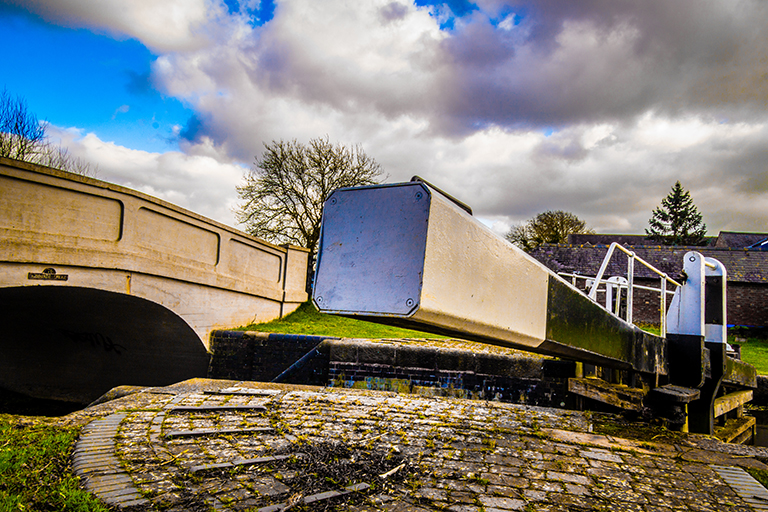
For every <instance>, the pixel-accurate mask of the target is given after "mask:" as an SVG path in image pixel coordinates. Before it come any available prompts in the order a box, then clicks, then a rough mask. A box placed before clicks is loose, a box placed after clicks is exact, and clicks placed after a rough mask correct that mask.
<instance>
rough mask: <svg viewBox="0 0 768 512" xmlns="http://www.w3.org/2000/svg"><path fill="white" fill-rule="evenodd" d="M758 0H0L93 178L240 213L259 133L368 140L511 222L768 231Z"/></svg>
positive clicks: (12, 34) (13, 55)
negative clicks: (673, 203)
mask: <svg viewBox="0 0 768 512" xmlns="http://www.w3.org/2000/svg"><path fill="white" fill-rule="evenodd" d="M765 26H768V7H767V6H766V4H765V2H762V1H760V0H744V1H742V2H739V3H738V4H734V3H733V2H731V1H729V0H713V1H712V2H707V3H706V4H701V3H700V2H698V1H697V0H679V1H676V2H668V1H667V0H647V1H645V2H614V1H608V0H572V1H569V2H567V3H564V2H562V1H559V0H537V1H532V0H477V1H475V2H469V1H465V0H451V1H447V2H439V1H434V0H432V1H424V0H417V1H416V2H415V3H412V2H408V1H405V0H360V1H359V2H354V3H350V2H348V1H345V0H324V2H322V3H318V2H316V1H313V0H275V1H266V0H265V1H259V0H164V1H163V2H157V1H156V0H133V1H127V0H57V1H56V2H50V1H46V0H5V2H4V3H3V5H2V6H0V44H2V45H3V47H4V48H19V47H21V48H23V49H24V51H23V52H22V51H10V52H9V51H6V52H1V53H0V66H2V69H3V72H2V74H1V75H0V77H1V78H2V79H1V80H0V87H3V86H4V87H7V89H8V90H9V92H11V93H12V94H16V95H20V96H22V97H23V98H25V99H26V101H27V104H28V106H29V108H30V110H31V111H33V112H34V113H36V114H37V115H38V116H39V117H40V118H41V119H46V120H47V121H48V122H49V123H50V133H51V135H52V136H56V137H61V140H62V144H63V145H65V146H66V147H67V148H68V149H69V151H70V152H71V153H72V154H73V155H75V156H78V157H81V158H83V159H85V160H88V161H91V162H93V163H94V164H95V165H97V166H98V168H99V177H100V178H102V179H105V180H108V181H114V182H117V183H120V184H123V185H126V186H131V187H133V188H137V189H139V190H142V191H144V192H147V193H151V194H154V195H157V196H159V197H162V198H164V199H167V200H169V201H172V202H175V203H177V204H180V205H181V206H184V207H187V208H189V209H192V210H193V211H196V212H198V213H202V214H204V215H208V216H211V217H214V218H216V219H217V220H221V221H222V222H226V223H229V224H234V215H233V213H232V210H233V208H235V207H236V205H237V201H238V199H237V195H236V193H235V186H236V185H237V184H238V183H240V180H241V179H242V176H243V173H244V172H246V171H247V169H248V168H249V167H250V166H251V165H252V164H253V161H254V158H255V157H257V156H258V155H259V153H260V151H261V149H262V147H263V145H262V144H263V143H265V142H270V141H272V140H278V139H284V140H287V139H294V138H295V139H297V140H300V141H303V142H306V141H308V140H309V139H311V138H315V137H321V136H326V135H327V136H328V137H329V138H330V139H332V140H333V141H337V142H342V143H345V144H360V145H361V146H362V147H363V149H364V150H365V151H366V152H367V153H368V154H369V155H370V156H373V157H374V158H376V160H377V161H379V163H380V164H382V166H383V168H384V170H385V172H386V173H387V174H388V175H389V178H388V180H389V181H400V180H407V179H409V178H410V176H412V175H413V174H419V175H422V176H424V177H425V178H426V179H429V180H430V181H432V182H434V183H435V184H437V185H438V186H440V187H441V188H443V189H445V190H447V191H448V192H451V193H453V194H454V195H456V196H457V197H459V198H460V199H461V200H463V201H464V202H466V203H468V204H470V205H472V206H473V208H474V210H475V212H476V215H477V216H479V217H481V218H482V219H483V220H484V221H485V222H486V223H488V224H489V225H491V226H492V228H493V229H494V230H495V231H497V232H498V233H500V234H503V233H504V232H505V231H506V230H508V229H509V228H510V227H511V226H512V225H514V224H516V223H518V222H521V221H523V220H525V219H528V218H531V217H532V216H534V215H535V214H537V213H540V212H542V211H545V210H559V209H561V210H566V211H571V212H573V213H575V214H577V215H578V216H579V217H581V218H583V219H585V220H586V221H587V223H588V225H589V226H590V227H592V228H594V229H596V230H597V231H598V232H619V233H622V232H623V233H642V232H643V229H644V228H645V227H646V226H647V220H648V219H649V218H650V214H651V211H652V210H653V208H654V207H655V206H657V205H658V204H659V203H660V201H661V199H662V198H663V197H664V196H665V195H666V194H667V193H668V192H669V190H670V188H671V187H672V185H673V184H674V183H675V181H677V180H680V181H681V183H682V184H683V186H684V187H685V188H686V189H688V190H689V191H690V192H691V194H692V196H693V199H694V202H695V203H696V204H697V206H698V207H699V209H700V211H702V213H703V214H704V220H705V222H706V223H707V224H708V226H709V228H710V232H711V233H716V232H717V231H718V230H720V229H728V230H734V231H765V230H768V164H767V163H766V162H768V154H767V153H766V150H765V149H764V148H766V147H768V80H766V78H765V77H766V76H768V38H766V36H765V35H764V32H765V31H764V27H765Z"/></svg>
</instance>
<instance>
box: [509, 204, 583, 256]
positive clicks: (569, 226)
mask: <svg viewBox="0 0 768 512" xmlns="http://www.w3.org/2000/svg"><path fill="white" fill-rule="evenodd" d="M577 233H593V231H592V230H591V229H587V223H586V222H585V221H583V220H581V219H579V218H578V217H577V216H576V215H574V214H572V213H569V212H564V211H561V210H557V211H546V212H544V213H539V214H538V215H536V216H535V217H534V218H532V219H530V220H528V221H525V222H524V223H522V224H519V225H517V226H515V227H513V228H512V229H511V230H510V231H509V233H507V236H506V238H507V240H509V241H510V242H512V243H513V244H515V245H517V246H518V247H520V248H521V249H523V250H524V251H526V252H530V251H532V250H533V249H535V248H537V247H538V246H540V245H541V244H559V243H565V242H567V241H568V235H570V234H577Z"/></svg>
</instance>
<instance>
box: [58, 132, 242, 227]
mask: <svg viewBox="0 0 768 512" xmlns="http://www.w3.org/2000/svg"><path fill="white" fill-rule="evenodd" d="M49 131H50V132H51V136H52V138H53V139H54V140H56V141H61V143H62V144H63V145H64V146H66V147H67V148H68V150H69V151H70V153H71V154H72V156H74V157H76V158H80V159H82V160H83V161H85V162H91V163H93V164H94V165H96V166H97V172H96V176H95V177H96V178H98V179H101V180H105V181H109V182H112V183H116V184H118V185H123V186H125V187H129V188H132V189H135V190H138V191H140V192H144V193H146V194H150V195H152V196H155V197H158V198H160V199H164V200H166V201H169V202H171V203H173V204H176V205H178V206H181V207H183V208H186V209H188V210H191V211H193V212H195V213H199V214H201V215H204V216H206V217H209V218H212V219H214V220H217V221H219V222H222V223H224V224H227V225H230V226H234V227H238V226H236V221H235V217H234V214H233V211H232V210H233V208H234V207H235V206H236V205H237V202H238V198H237V194H236V193H235V187H236V186H237V185H239V184H240V182H241V180H242V177H243V173H244V172H246V171H247V168H244V167H243V166H241V165H237V164H231V163H221V162H219V161H218V160H216V159H215V158H212V157H210V156H197V155H186V154H184V153H180V152H175V151H171V152H167V153H150V152H147V151H140V150H136V149H130V148H126V147H123V146H119V145H117V144H115V143H114V142H105V141H103V140H101V139H99V137H98V136H97V135H95V134H93V133H88V134H85V135H83V134H82V133H81V132H80V131H79V130H77V129H67V130H63V129H61V128H58V127H55V126H50V127H49Z"/></svg>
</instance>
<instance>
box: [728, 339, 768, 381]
mask: <svg viewBox="0 0 768 512" xmlns="http://www.w3.org/2000/svg"><path fill="white" fill-rule="evenodd" d="M728 342H729V343H737V344H738V345H741V359H742V360H743V361H745V362H747V363H749V364H751V365H752V366H754V367H755V369H756V370H757V373H758V374H760V375H768V339H765V338H739V340H738V341H736V340H735V339H732V338H731V336H729V337H728Z"/></svg>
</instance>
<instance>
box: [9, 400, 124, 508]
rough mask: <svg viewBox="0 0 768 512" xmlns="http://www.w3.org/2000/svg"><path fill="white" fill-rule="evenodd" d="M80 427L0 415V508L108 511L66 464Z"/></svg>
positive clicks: (68, 464)
mask: <svg viewBox="0 0 768 512" xmlns="http://www.w3.org/2000/svg"><path fill="white" fill-rule="evenodd" d="M79 432H80V428H79V427H71V426H59V425H53V424H51V423H50V422H48V421H45V420H26V419H25V420H21V419H20V418H18V417H14V416H11V415H7V414H2V415H0V511H11V510H14V511H16V510H20V511H69V510H72V511H78V512H85V511H96V512H101V511H104V512H107V511H109V510H110V509H109V508H106V507H105V506H104V505H103V504H102V503H101V502H100V501H99V500H98V499H97V498H96V497H94V496H93V495H92V494H90V493H88V492H86V491H84V490H82V489H80V486H79V480H78V479H77V478H76V477H75V476H74V475H72V472H71V467H70V463H69V457H70V453H71V451H72V445H73V443H74V442H75V440H76V439H77V436H78V434H79Z"/></svg>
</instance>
